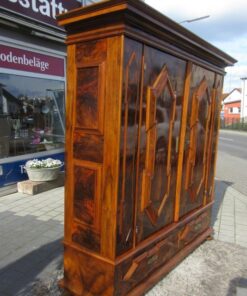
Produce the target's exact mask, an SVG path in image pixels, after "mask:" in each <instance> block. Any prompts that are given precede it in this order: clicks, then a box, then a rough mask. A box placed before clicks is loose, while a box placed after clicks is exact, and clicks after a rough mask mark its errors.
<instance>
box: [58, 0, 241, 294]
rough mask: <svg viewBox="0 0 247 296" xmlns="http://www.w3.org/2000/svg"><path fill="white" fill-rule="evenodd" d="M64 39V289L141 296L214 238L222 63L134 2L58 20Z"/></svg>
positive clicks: (225, 59) (218, 54)
mask: <svg viewBox="0 0 247 296" xmlns="http://www.w3.org/2000/svg"><path fill="white" fill-rule="evenodd" d="M58 20H59V24H60V25H62V26H64V27H65V29H66V31H67V34H68V37H67V46H68V51H67V52H68V65H67V66H68V71H67V80H68V85H67V110H66V112H67V113H66V193H65V238H64V279H63V283H62V284H63V286H64V287H65V288H66V289H67V290H68V291H70V292H71V293H72V294H73V295H87V296H105V295H107V296H108V295H109V296H111V295H119V296H120V295H135V296H137V295H143V294H144V293H145V291H147V290H148V289H150V288H151V287H152V286H153V285H154V284H155V283H156V282H157V281H158V280H159V279H161V278H162V277H163V276H164V275H165V274H166V273H167V272H169V271H170V270H171V269H172V268H173V267H174V266H175V265H176V264H177V263H178V262H180V261H181V260H182V259H183V258H184V257H185V256H187V255H188V254H189V253H190V252H191V251H192V250H194V249H195V248H196V247H197V246H198V245H199V244H200V243H201V242H203V241H204V240H205V239H207V237H209V236H210V234H211V228H210V217H211V209H212V205H213V192H214V172H215V160H216V152H217V151H216V150H217V137H218V128H219V112H220V108H221V102H220V99H221V92H222V84H223V75H224V68H225V67H226V66H229V65H233V64H234V63H235V62H236V61H235V60H234V59H233V58H231V57H230V56H228V55H227V54H225V53H223V52H222V51H220V50H219V49H217V48H215V47H214V46H212V45H210V44H209V43H207V42H205V41H204V40H202V39H201V38H199V37H198V36H196V35H194V34H192V33H191V32H189V31H187V30H186V29H184V28H183V27H181V26H180V25H179V24H177V23H175V22H173V21H172V20H170V19H169V18H167V17H165V16H164V15H162V14H160V13H159V12H157V11H156V10H154V9H152V8H151V7H149V6H148V5H146V4H145V3H143V2H141V1H137V0H114V1H104V2H100V3H98V4H95V5H92V6H88V7H85V8H80V9H77V10H74V11H71V12H68V13H66V14H64V15H61V16H59V17H58Z"/></svg>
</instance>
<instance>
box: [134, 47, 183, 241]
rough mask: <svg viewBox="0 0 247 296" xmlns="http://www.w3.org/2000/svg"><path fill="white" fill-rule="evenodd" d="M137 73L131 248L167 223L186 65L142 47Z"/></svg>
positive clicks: (171, 210) (170, 219)
mask: <svg viewBox="0 0 247 296" xmlns="http://www.w3.org/2000/svg"><path fill="white" fill-rule="evenodd" d="M143 68H144V69H143V71H144V72H143V83H142V86H143V88H142V91H143V95H142V96H141V101H140V121H139V149H138V155H137V164H138V171H137V172H138V195H137V205H136V207H137V224H136V226H137V229H136V232H137V242H138V241H141V240H143V239H145V238H147V237H148V236H149V235H151V234H153V233H154V232H156V231H157V230H159V229H161V228H162V227H164V226H166V225H168V224H170V223H172V222H173V217H174V204H175V188H176V179H177V161H178V149H177V148H178V140H179V133H180V123H181V110H182V97H183V89H184V78H185V70H186V62H185V61H183V60H180V59H178V58H175V57H173V56H171V55H169V54H166V53H164V52H161V51H159V50H156V49H153V48H151V47H144V67H143Z"/></svg>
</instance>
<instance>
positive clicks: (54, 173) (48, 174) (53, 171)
mask: <svg viewBox="0 0 247 296" xmlns="http://www.w3.org/2000/svg"><path fill="white" fill-rule="evenodd" d="M61 167H62V165H61V166H59V167H56V168H42V169H35V168H26V171H27V175H28V178H29V180H31V181H35V182H44V181H53V180H56V179H57V177H58V174H59V172H60V169H61Z"/></svg>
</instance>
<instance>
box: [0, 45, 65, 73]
mask: <svg viewBox="0 0 247 296" xmlns="http://www.w3.org/2000/svg"><path fill="white" fill-rule="evenodd" d="M0 67H1V68H8V69H13V70H19V71H27V72H33V73H39V74H46V75H54V76H60V77H64V59H62V58H57V57H53V56H49V55H44V54H40V53H37V52H33V51H28V50H23V49H19V48H15V47H10V46H6V45H2V44H1V45H0Z"/></svg>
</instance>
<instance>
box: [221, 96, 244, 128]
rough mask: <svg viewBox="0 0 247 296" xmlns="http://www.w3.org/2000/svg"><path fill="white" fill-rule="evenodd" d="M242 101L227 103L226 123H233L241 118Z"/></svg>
mask: <svg viewBox="0 0 247 296" xmlns="http://www.w3.org/2000/svg"><path fill="white" fill-rule="evenodd" d="M240 114H241V101H237V102H231V103H226V104H225V105H224V119H225V123H231V122H233V121H237V120H239V119H240Z"/></svg>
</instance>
